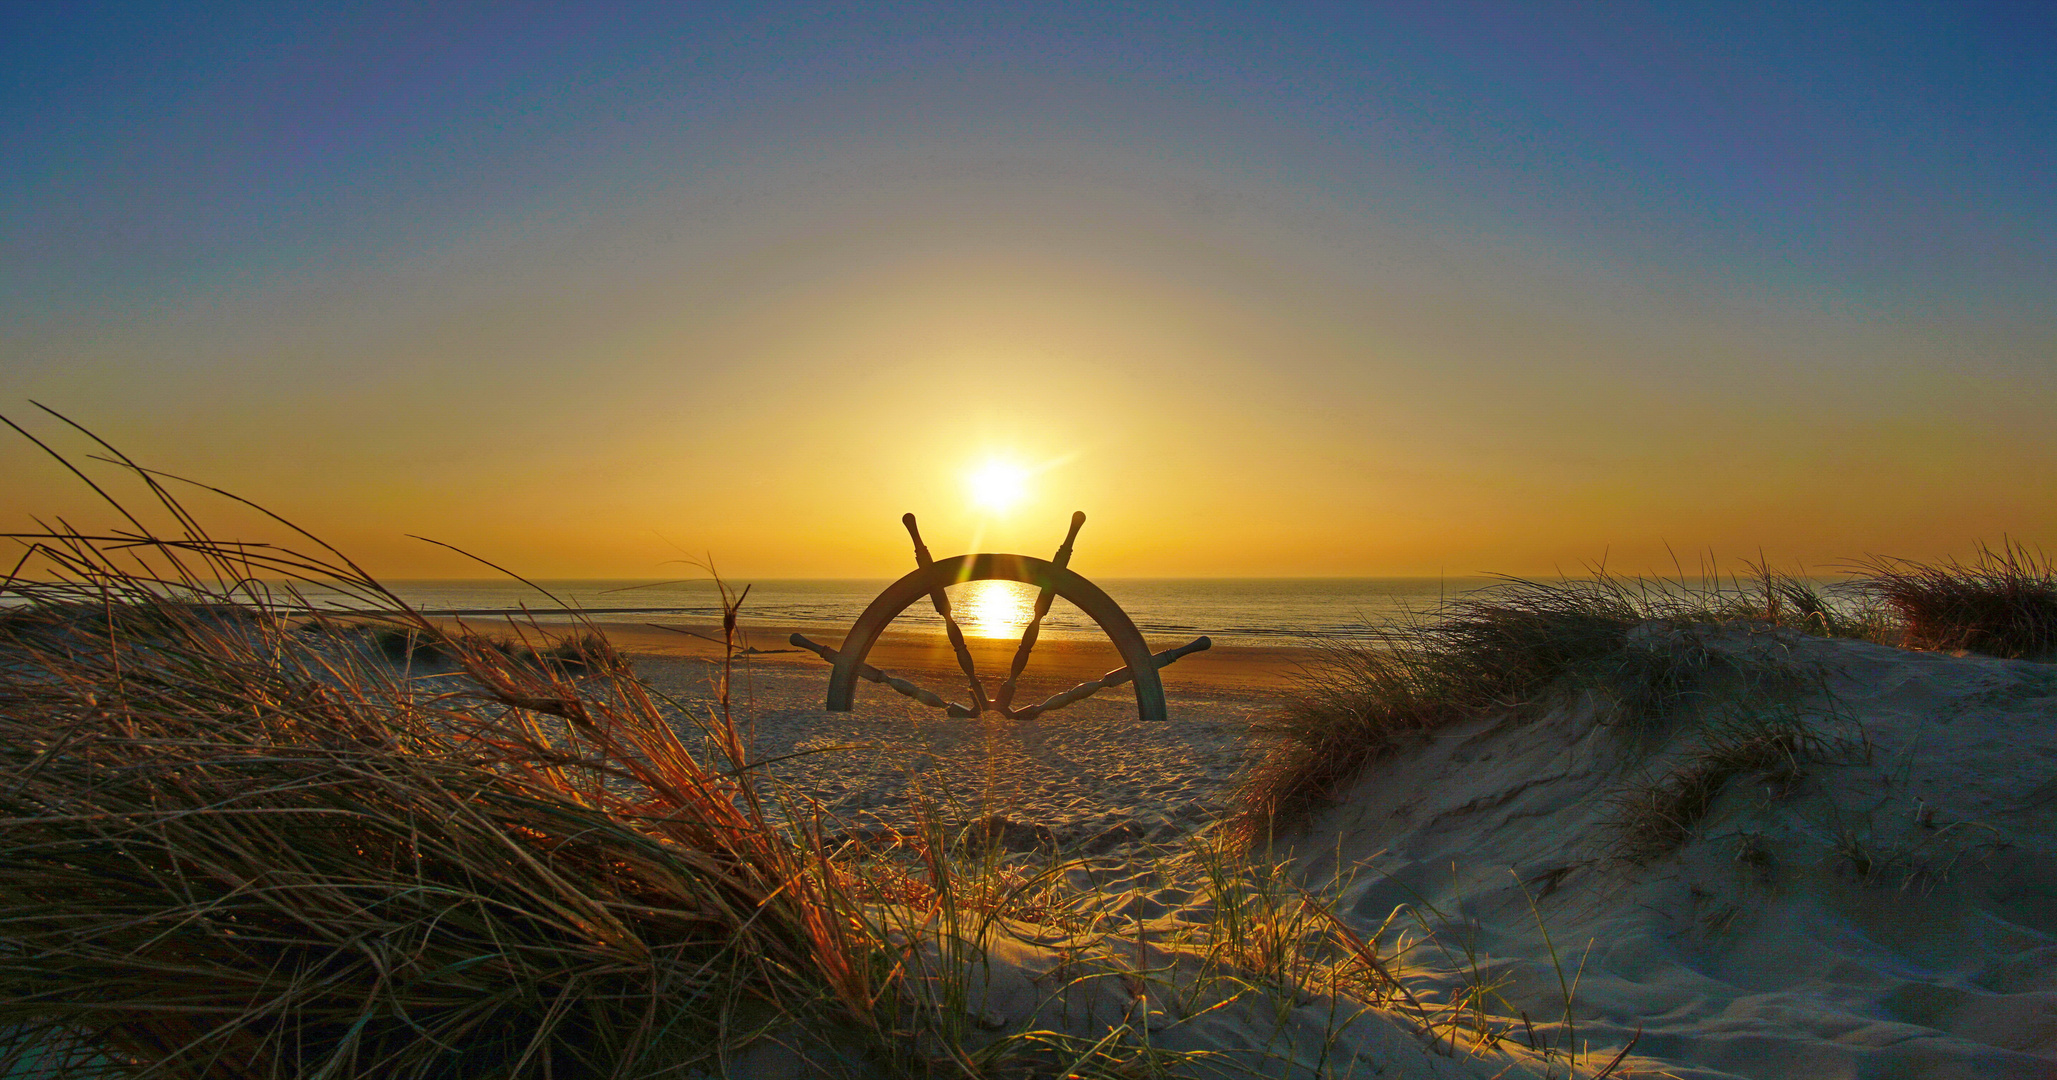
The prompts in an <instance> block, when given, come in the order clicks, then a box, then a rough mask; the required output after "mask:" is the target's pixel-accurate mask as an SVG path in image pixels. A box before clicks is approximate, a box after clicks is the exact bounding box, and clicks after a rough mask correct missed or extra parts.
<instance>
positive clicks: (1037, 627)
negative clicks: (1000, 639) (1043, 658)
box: [993, 510, 1086, 715]
mask: <svg viewBox="0 0 2057 1080" xmlns="http://www.w3.org/2000/svg"><path fill="white" fill-rule="evenodd" d="M1085 523H1086V512H1085V511H1084V510H1074V511H1072V512H1071V531H1070V532H1068V533H1065V534H1064V543H1063V544H1061V545H1059V546H1058V548H1057V557H1056V558H1054V559H1051V560H1050V564H1051V565H1052V566H1056V567H1058V568H1059V569H1062V568H1064V567H1066V566H1069V565H1071V544H1072V541H1074V540H1077V539H1078V531H1079V529H1080V528H1081V527H1082V526H1084V525H1085ZM1056 598H1057V590H1055V589H1052V588H1050V587H1049V586H1047V585H1046V586H1044V587H1043V590H1042V591H1041V592H1038V593H1037V594H1036V609H1035V611H1034V613H1033V614H1031V615H1030V616H1029V624H1028V625H1027V626H1026V627H1023V628H1022V631H1021V644H1020V645H1018V646H1016V647H1015V650H1014V664H1013V665H1012V666H1011V667H1009V668H1008V669H1007V680H1006V681H1005V682H1002V683H1001V684H1000V692H999V693H997V694H994V695H993V706H994V707H995V708H997V709H999V710H1000V711H1001V712H1003V713H1005V712H1007V707H1008V706H1009V705H1012V704H1014V684H1015V683H1016V682H1018V681H1020V679H1021V673H1022V671H1023V669H1025V668H1027V667H1028V658H1029V653H1030V652H1031V651H1033V650H1034V649H1035V647H1036V638H1037V636H1038V635H1040V634H1042V632H1043V616H1045V615H1048V614H1050V601H1052V600H1055V599H1056ZM1009 715H1012V714H1011V713H1010V714H1009Z"/></svg>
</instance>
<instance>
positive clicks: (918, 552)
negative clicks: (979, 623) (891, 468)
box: [900, 513, 992, 716]
mask: <svg viewBox="0 0 2057 1080" xmlns="http://www.w3.org/2000/svg"><path fill="white" fill-rule="evenodd" d="M900 524H902V525H905V526H907V535H908V536H909V537H911V538H912V539H913V540H914V564H915V566H917V567H919V568H920V569H923V570H926V569H928V568H929V567H930V566H931V565H933V564H934V563H935V560H934V559H932V558H930V557H929V548H928V545H927V544H924V543H922V542H921V530H920V529H919V528H917V527H916V526H915V524H914V515H913V514H911V513H910V514H902V515H901V516H900ZM929 599H930V600H931V601H932V602H934V603H935V605H936V614H938V615H941V616H942V617H943V632H944V633H945V634H948V635H949V637H950V647H951V648H952V649H955V650H957V666H958V667H960V668H963V669H964V677H965V678H966V679H968V680H970V682H971V707H972V709H974V710H975V711H974V712H973V713H972V715H973V716H977V715H979V713H983V712H985V711H986V710H987V709H990V708H992V705H991V703H989V702H988V701H987V700H986V687H985V684H984V683H981V682H979V673H978V665H977V664H976V663H974V662H973V661H972V658H971V646H969V645H966V644H965V643H964V631H962V630H960V629H958V628H957V619H956V617H954V616H952V615H951V614H950V598H949V597H948V596H945V595H944V594H943V590H942V589H941V588H937V589H935V590H934V591H932V592H930V593H929Z"/></svg>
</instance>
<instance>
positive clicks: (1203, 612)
mask: <svg viewBox="0 0 2057 1080" xmlns="http://www.w3.org/2000/svg"><path fill="white" fill-rule="evenodd" d="M1503 580H1505V579H1503V578H1495V577H1485V576H1475V575H1468V576H1465V577H1446V578H1434V577H1377V578H1107V579H1098V580H1096V584H1098V585H1100V586H1101V587H1102V588H1103V589H1105V590H1106V591H1107V592H1108V594H1109V595H1111V596H1112V597H1114V599H1115V601H1116V602H1117V603H1119V604H1121V605H1122V607H1123V609H1124V610H1126V611H1127V612H1128V613H1129V616H1130V618H1132V619H1134V620H1135V622H1136V625H1137V627H1138V628H1139V629H1141V630H1142V631H1143V633H1144V635H1145V636H1146V637H1149V638H1151V639H1152V640H1157V639H1169V638H1172V637H1177V636H1180V635H1185V636H1188V637H1190V636H1192V635H1196V634H1207V635H1209V636H1211V637H1213V638H1214V639H1215V640H1216V642H1217V643H1219V644H1224V645H1228V644H1239V643H1241V644H1257V643H1283V642H1293V641H1309V640H1316V639H1322V638H1352V637H1361V636H1364V635H1366V634H1367V633H1370V632H1373V631H1374V629H1375V628H1376V627H1379V626H1384V625H1390V624H1391V623H1392V622H1394V621H1395V620H1397V619H1401V618H1404V617H1406V616H1407V615H1408V614H1409V613H1410V612H1411V613H1414V614H1431V613H1433V612H1434V611H1435V610H1436V609H1437V608H1438V607H1439V606H1441V604H1442V603H1443V602H1444V601H1446V600H1455V599H1458V598H1460V597H1463V596H1465V595H1468V594H1473V593H1475V592H1477V591H1478V590H1480V589H1487V588H1490V587H1491V586H1493V585H1494V584H1496V583H1498V582H1500V581H1503ZM536 584H537V585H538V586H540V587H541V588H542V589H544V590H547V591H548V593H549V594H550V595H551V596H555V597H557V598H558V599H559V600H562V601H563V602H564V603H565V604H568V605H571V606H573V607H576V608H577V609H579V610H581V611H585V612H587V613H589V614H593V615H599V616H631V615H633V616H641V617H648V618H651V619H660V620H682V621H714V620H717V619H718V618H719V617H720V611H721V608H720V599H719V594H718V593H717V592H716V589H715V584H714V582H713V581H711V580H707V579H700V580H692V581H677V582H666V583H661V584H650V583H647V582H637V581H630V580H618V579H573V580H555V581H538V582H536ZM727 584H728V585H729V587H730V589H731V590H732V591H740V590H741V589H742V588H743V586H745V585H748V586H749V587H750V593H749V596H748V598H747V599H746V600H745V602H744V604H743V608H742V618H743V620H744V621H745V622H746V623H778V624H794V625H809V626H820V627H824V628H847V627H848V626H849V625H850V624H851V623H852V622H854V621H855V620H856V618H857V616H858V614H859V613H860V612H862V611H863V610H864V607H865V606H866V605H867V604H869V603H870V602H871V601H872V599H873V598H874V597H875V596H877V595H878V593H879V591H880V590H881V589H883V588H884V587H885V586H886V585H887V584H888V579H884V578H877V579H872V578H846V579H757V580H751V579H744V578H739V579H735V580H732V581H729V582H728V583H727ZM1688 584H1692V585H1698V584H1699V582H1697V581H1696V580H1695V581H1689V582H1688ZM1721 584H1722V586H1723V587H1733V586H1735V585H1736V583H1735V582H1733V581H1731V580H1729V579H1726V578H1724V579H1723V581H1722V583H1721ZM386 585H387V587H389V588H390V589H392V590H393V592H394V594H395V595H397V596H399V597H400V598H401V599H403V600H405V601H406V602H407V603H408V604H410V605H411V606H413V607H415V608H417V609H418V610H421V611H423V612H425V613H428V614H463V615H466V616H472V617H479V618H496V617H500V616H504V615H509V614H519V613H521V612H523V611H524V610H526V611H528V612H532V613H534V614H536V615H538V616H546V617H547V616H549V615H551V614H554V613H560V612H561V611H562V610H563V609H562V608H560V607H558V605H557V604H556V603H554V602H553V601H552V600H551V599H550V597H549V596H545V595H543V594H542V593H539V592H537V591H536V590H535V589H533V588H530V587H528V586H525V585H522V584H521V583H519V582H513V581H507V580H504V579H501V580H495V579H415V580H400V581H389V582H386ZM1743 585H1744V587H1747V582H1745V583H1743ZM302 595H303V596H304V598H305V599H306V600H307V601H308V602H310V603H312V604H314V605H316V606H328V605H330V604H331V603H333V602H335V601H336V600H337V597H336V596H335V595H333V594H328V593H324V592H321V591H318V590H302ZM951 598H952V601H953V604H954V605H955V607H956V611H957V617H958V621H959V623H960V624H962V625H963V626H964V628H965V630H966V632H967V633H970V634H972V635H973V636H990V637H1013V636H1016V635H1018V634H1019V632H1020V628H1021V625H1022V623H1023V622H1024V621H1025V620H1026V618H1027V612H1028V609H1029V607H1030V605H1031V604H1032V603H1033V601H1034V598H1035V589H1034V588H1033V587H1031V586H1027V585H1021V584H1018V583H1015V582H967V583H964V584H962V585H958V586H955V587H953V588H952V590H951ZM353 606H354V605H353ZM894 626H895V627H896V628H900V629H916V630H920V629H929V630H936V629H940V627H941V622H940V620H939V619H938V618H937V616H936V614H935V612H934V611H933V610H932V609H931V608H930V607H929V606H928V605H927V604H917V605H915V606H913V607H910V608H908V609H907V610H906V611H905V612H903V613H902V614H901V615H900V616H899V618H898V619H897V620H896V621H895V623H894ZM1043 633H1044V634H1045V635H1046V636H1048V637H1051V638H1053V639H1058V640H1077V639H1092V638H1099V637H1101V636H1102V635H1101V633H1100V631H1099V628H1098V627H1096V626H1094V625H1092V623H1091V622H1090V621H1089V620H1087V619H1086V618H1085V616H1084V615H1083V614H1081V613H1080V612H1079V611H1078V610H1077V609H1075V608H1073V607H1072V606H1071V605H1070V604H1069V603H1066V602H1064V601H1062V600H1059V601H1058V602H1057V603H1056V604H1055V605H1054V606H1053V607H1052V609H1051V613H1050V616H1049V618H1048V619H1047V620H1046V621H1045V623H1044V629H1043Z"/></svg>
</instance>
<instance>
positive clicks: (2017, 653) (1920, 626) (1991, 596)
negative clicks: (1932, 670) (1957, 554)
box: [1857, 541, 2057, 658]
mask: <svg viewBox="0 0 2057 1080" xmlns="http://www.w3.org/2000/svg"><path fill="white" fill-rule="evenodd" d="M1859 568H1860V569H1861V570H1862V571H1863V572H1864V576H1863V577H1862V578H1860V579H1859V581H1858V583H1857V584H1858V587H1859V588H1861V589H1862V590H1863V591H1864V592H1866V593H1868V594H1870V595H1871V596H1873V597H1875V598H1877V600H1879V601H1880V602H1881V603H1883V604H1885V605H1886V606H1887V607H1890V608H1891V609H1892V610H1894V611H1895V612H1897V613H1898V614H1899V616H1900V619H1901V621H1902V623H1904V624H1905V628H1906V638H1905V641H1904V644H1906V645H1907V646H1908V647H1910V648H1917V649H1967V650H1970V651H1973V652H1982V653H1987V654H1990V655H1993V656H2003V657H2009V658H2021V657H2036V656H2047V655H2049V654H2050V653H2052V652H2057V563H2053V562H2052V561H2051V559H2050V557H2049V556H2047V555H2044V554H2042V553H2041V552H2038V551H2032V550H2030V549H2029V548H2028V547H2027V546H2025V545H2022V544H2017V543H2013V542H2012V541H2003V542H2002V543H2001V545H2000V548H1999V550H1997V551H1996V550H1994V549H1992V548H1990V547H1987V546H1985V545H1983V544H1981V545H1979V549H1978V557H1977V558H1975V559H1973V560H1972V561H1971V563H1970V564H1968V565H1967V564H1964V563H1960V562H1957V561H1955V560H1950V561H1947V562H1942V563H1933V564H1929V563H1917V562H1910V561H1907V560H1904V559H1885V558H1874V559H1871V560H1869V561H1867V562H1864V563H1862V564H1860V566H1859Z"/></svg>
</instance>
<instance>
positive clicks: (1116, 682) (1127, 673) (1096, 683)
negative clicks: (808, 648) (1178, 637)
mask: <svg viewBox="0 0 2057 1080" xmlns="http://www.w3.org/2000/svg"><path fill="white" fill-rule="evenodd" d="M794 636H795V637H798V636H799V635H797V634H795V635H794ZM795 644H798V643H797V642H796V643H795ZM1213 647H1214V642H1213V640H1212V639H1210V638H1207V637H1197V638H1194V639H1193V640H1192V641H1189V642H1187V643H1186V644H1184V645H1181V646H1179V647H1178V648H1176V649H1166V650H1164V651H1163V652H1161V653H1156V654H1154V655H1152V656H1151V657H1150V661H1151V663H1152V664H1154V665H1155V666H1156V667H1159V668H1163V667H1168V666H1170V665H1171V664H1173V663H1175V662H1177V660H1178V658H1179V657H1181V656H1185V655H1187V654H1188V653H1196V652H1206V651H1207V650H1208V649H1210V648H1213ZM1135 677H1136V673H1135V672H1133V671H1131V670H1129V669H1128V668H1116V669H1115V670H1113V671H1110V672H1108V673H1107V674H1105V675H1102V676H1100V677H1099V678H1097V679H1095V680H1093V681H1092V682H1082V683H1080V684H1078V685H1077V686H1074V687H1072V688H1071V689H1069V690H1066V691H1065V692H1063V693H1061V694H1057V695H1055V696H1053V697H1051V698H1050V699H1048V700H1046V701H1044V702H1043V703H1042V704H1040V705H1031V706H1029V707H1028V708H1026V709H1022V710H1019V711H1017V712H1012V713H1009V714H1008V715H1009V716H1011V717H1013V718H1014V719H1016V720H1033V719H1035V718H1036V717H1038V716H1041V715H1042V714H1044V713H1046V712H1049V711H1051V710H1052V709H1061V708H1064V707H1065V706H1066V705H1073V704H1076V703H1078V702H1081V701H1084V700H1085V699H1087V698H1089V697H1092V696H1093V695H1094V694H1097V693H1099V692H1100V691H1102V690H1105V689H1108V688H1109V687H1114V686H1120V685H1121V684H1122V683H1125V682H1127V681H1129V680H1130V679H1133V678H1135Z"/></svg>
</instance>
